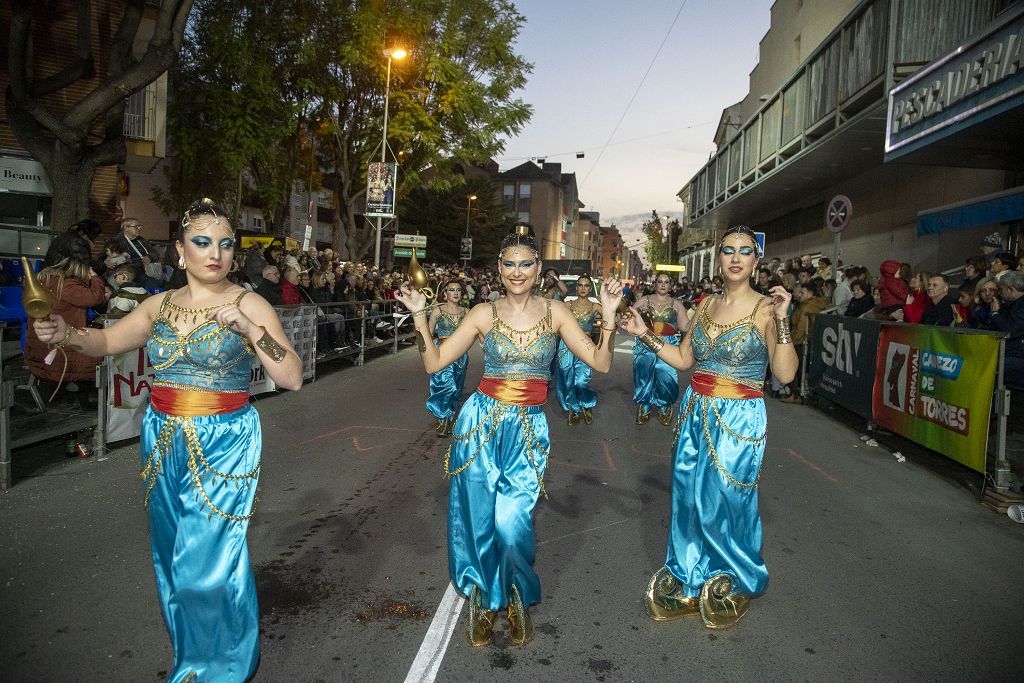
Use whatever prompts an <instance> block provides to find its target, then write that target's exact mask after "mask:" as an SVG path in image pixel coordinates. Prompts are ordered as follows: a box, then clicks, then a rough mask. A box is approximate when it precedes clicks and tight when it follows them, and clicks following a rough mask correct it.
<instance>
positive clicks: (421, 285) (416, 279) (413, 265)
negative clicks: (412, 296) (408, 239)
mask: <svg viewBox="0 0 1024 683" xmlns="http://www.w3.org/2000/svg"><path fill="white" fill-rule="evenodd" d="M405 272H406V274H407V275H408V276H409V282H411V283H412V286H413V288H415V289H417V290H419V291H420V292H422V294H423V296H425V297H427V300H428V301H430V300H432V299H435V298H436V297H437V293H436V292H434V290H432V289H431V288H430V280H428V279H427V274H426V272H424V270H423V268H422V267H420V262H419V261H417V260H416V247H413V248H412V258H411V259H409V267H408V268H406V270H405Z"/></svg>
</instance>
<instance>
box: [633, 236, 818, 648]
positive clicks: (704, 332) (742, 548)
mask: <svg viewBox="0 0 1024 683" xmlns="http://www.w3.org/2000/svg"><path fill="white" fill-rule="evenodd" d="M757 260H758V253H757V241H756V240H755V238H754V234H753V232H751V230H750V228H748V227H746V226H736V227H733V228H730V229H729V230H727V231H726V233H725V236H724V237H723V238H722V240H721V242H720V243H719V253H718V267H719V271H720V272H721V274H722V277H723V278H724V280H725V292H724V293H723V294H721V295H718V296H710V297H707V298H706V299H705V300H704V301H702V302H701V305H700V308H699V309H698V311H697V314H696V316H695V317H694V324H693V326H692V327H691V328H690V332H689V333H688V334H687V335H686V337H685V339H683V342H682V344H680V345H679V346H678V347H673V346H669V345H668V344H666V343H664V341H663V340H662V339H661V338H660V337H658V336H656V335H654V334H653V333H652V332H651V331H650V330H646V329H645V328H644V327H643V326H642V325H641V324H640V323H639V322H638V321H636V320H635V319H634V320H627V321H625V322H623V328H624V329H626V330H627V331H629V332H631V333H632V334H634V335H640V336H639V340H638V341H639V342H640V343H643V344H646V345H647V346H649V347H650V348H651V350H652V352H653V353H656V354H657V355H658V358H660V359H661V360H664V361H665V362H666V363H668V364H670V365H671V366H672V367H673V368H677V369H679V370H688V369H689V368H691V367H693V366H694V365H695V364H696V369H695V371H694V373H693V378H692V380H691V382H690V386H689V387H688V388H687V389H686V393H685V394H684V395H683V400H682V403H681V407H680V414H679V424H678V426H677V432H676V434H677V438H676V444H675V460H674V464H673V475H672V517H671V519H670V520H669V533H668V553H667V558H666V560H665V567H664V568H662V569H661V570H659V571H658V572H656V573H655V574H654V576H653V577H651V580H650V582H649V583H648V586H647V596H646V602H647V609H648V612H649V614H650V615H651V618H652V619H655V620H656V621H672V620H675V619H679V618H682V617H685V616H688V615H696V614H700V615H701V617H702V618H703V620H704V624H705V625H706V626H707V627H708V628H726V627H729V626H732V625H733V624H735V623H736V622H737V621H739V620H740V618H742V617H743V615H744V614H746V612H747V608H748V607H749V604H750V598H751V597H753V596H757V595H759V594H761V593H762V592H764V590H765V587H766V586H767V584H768V571H767V570H766V569H765V566H764V561H763V560H762V559H761V539H762V533H761V518H760V516H759V514H758V510H757V483H758V480H759V478H760V476H761V465H762V462H763V458H764V449H765V436H766V433H767V432H766V428H767V424H766V418H765V407H764V398H763V393H762V386H763V383H764V377H765V370H766V366H767V365H769V364H770V366H771V369H772V373H773V374H774V375H775V376H776V377H778V378H779V379H780V380H781V381H783V382H790V381H792V379H793V377H794V376H795V374H796V369H797V362H798V361H797V355H796V351H794V349H793V340H792V337H791V335H790V331H789V319H788V318H787V317H786V314H787V312H788V307H789V301H790V298H791V297H790V294H789V292H787V291H786V290H785V288H783V287H781V286H779V287H773V288H772V289H771V290H770V294H771V299H768V298H766V297H763V296H761V295H760V294H758V293H757V292H755V291H754V290H753V289H752V288H751V286H750V278H751V276H752V275H753V273H754V272H755V269H756V266H757ZM720 321H726V322H720Z"/></svg>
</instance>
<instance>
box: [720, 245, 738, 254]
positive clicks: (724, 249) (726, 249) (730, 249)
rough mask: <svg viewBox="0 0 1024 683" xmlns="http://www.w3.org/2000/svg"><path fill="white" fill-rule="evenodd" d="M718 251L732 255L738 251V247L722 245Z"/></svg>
mask: <svg viewBox="0 0 1024 683" xmlns="http://www.w3.org/2000/svg"><path fill="white" fill-rule="evenodd" d="M718 251H719V252H720V253H722V254H725V255H726V256H732V255H733V254H735V253H736V247H722V248H721V249H719V250H718Z"/></svg>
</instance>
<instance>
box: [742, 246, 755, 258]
mask: <svg viewBox="0 0 1024 683" xmlns="http://www.w3.org/2000/svg"><path fill="white" fill-rule="evenodd" d="M753 253H754V248H753V247H740V254H742V255H743V256H750V255H751V254H753Z"/></svg>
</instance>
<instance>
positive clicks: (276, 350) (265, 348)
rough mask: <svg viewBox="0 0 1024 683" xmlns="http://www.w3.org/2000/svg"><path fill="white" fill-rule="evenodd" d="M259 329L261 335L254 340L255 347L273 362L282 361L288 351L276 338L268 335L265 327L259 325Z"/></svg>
mask: <svg viewBox="0 0 1024 683" xmlns="http://www.w3.org/2000/svg"><path fill="white" fill-rule="evenodd" d="M260 329H261V330H263V336H262V337H260V338H259V340H258V341H257V342H256V348H258V349H259V350H260V351H262V352H263V353H265V354H267V356H268V357H269V358H270V360H272V361H274V362H275V363H280V362H282V361H284V357H285V356H287V355H288V351H287V350H286V349H285V348H284V347H283V346H281V345H280V344H279V343H278V342H277V340H276V339H274V338H273V337H271V336H270V333H269V332H267V328H266V327H264V326H263V325H260Z"/></svg>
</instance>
